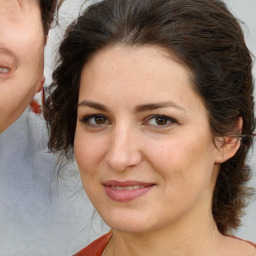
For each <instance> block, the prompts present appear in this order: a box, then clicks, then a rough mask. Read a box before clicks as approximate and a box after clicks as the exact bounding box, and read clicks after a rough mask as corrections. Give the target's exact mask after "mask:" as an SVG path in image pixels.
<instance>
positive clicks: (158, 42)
mask: <svg viewBox="0 0 256 256" xmlns="http://www.w3.org/2000/svg"><path fill="white" fill-rule="evenodd" d="M59 51H60V59H59V63H58V66H57V67H56V69H55V71H54V74H53V83H52V85H51V93H50V95H49V97H48V98H47V101H46V105H45V112H44V115H45V118H46V120H47V123H48V126H49V129H50V134H51V137H50V141H49V148H50V149H52V150H53V151H57V152H58V151H60V152H61V151H62V152H65V153H66V154H67V155H70V156H72V155H73V154H75V157H76V160H77V163H78V167H79V170H80V175H81V178H82V182H83V186H84V189H85V191H86V193H87V195H88V197H89V198H90V200H91V202H92V203H93V205H94V207H95V208H96V209H97V211H98V213H99V214H100V215H101V217H102V218H103V220H104V221H105V222H106V223H107V224H108V225H109V226H110V227H111V231H110V232H109V233H107V234H106V235H104V236H102V237H100V238H99V239H98V240H96V241H94V242H93V243H92V244H90V245H89V246H88V247H86V248H85V249H82V250H81V251H80V252H78V253H77V254H75V255H77V256H78V255H79V256H80V255H86V256H112V255H126V256H130V255H133V256H141V255H148V256H150V255H152V256H153V255H154V256H157V255H172V256H178V255H186V256H198V255H204V256H217V255H218V256H227V255H232V256H241V255H243V256H255V255H256V244H254V243H253V242H249V241H243V240H240V239H239V238H236V237H234V236H232V231H233V230H235V229H236V228H238V227H239V225H240V220H241V216H242V213H243V210H244V207H245V206H246V202H247V200H248V198H249V197H250V195H252V193H253V191H252V190H251V189H250V188H248V187H247V186H246V185H247V182H248V180H249V179H250V174H251V170H250V168H249V166H248V165H247V162H246V157H247V153H248V150H249V148H250V147H251V144H252V138H253V136H254V128H255V117H254V99H253V82H252V59H251V56H250V53H249V50H248V48H247V46H246V44H245V41H244V37H243V33H242V30H241V27H240V25H239V23H238V21H237V19H236V18H235V17H234V16H233V15H232V14H231V12H230V11H229V10H228V9H227V7H226V5H225V4H224V2H222V1H220V0H147V1H145V0H103V1H101V2H100V3H96V4H94V5H93V6H91V7H90V8H88V9H87V10H86V11H85V12H84V13H83V15H81V17H79V18H78V20H77V21H76V22H74V23H73V24H72V25H71V26H70V27H69V29H68V30H67V33H66V36H65V38H64V40H63V42H62V44H61V46H60V50H59Z"/></svg>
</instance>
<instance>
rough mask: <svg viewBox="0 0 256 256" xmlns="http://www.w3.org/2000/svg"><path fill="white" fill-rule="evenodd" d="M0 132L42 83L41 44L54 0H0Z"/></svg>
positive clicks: (54, 5) (44, 38)
mask: <svg viewBox="0 0 256 256" xmlns="http://www.w3.org/2000/svg"><path fill="white" fill-rule="evenodd" d="M0 5H1V8H0V113H1V114H0V133H1V132H3V131H4V130H5V129H6V128H7V127H8V126H10V125H11V124H12V123H13V122H14V121H16V120H17V119H18V117H19V116H20V115H21V114H22V113H23V112H24V110H25V109H26V107H27V106H28V105H29V104H30V102H31V101H32V99H33V97H34V95H35V93H36V92H37V91H40V90H41V89H42V86H43V84H44V76H43V68H44V58H43V57H44V47H45V44H46V41H47V34H48V31H49V29H50V24H51V22H52V21H53V18H54V12H55V9H56V5H57V0H53V1H52V0H51V1H50V0H46V1H45V0H40V1H39V0H21V1H20V0H0Z"/></svg>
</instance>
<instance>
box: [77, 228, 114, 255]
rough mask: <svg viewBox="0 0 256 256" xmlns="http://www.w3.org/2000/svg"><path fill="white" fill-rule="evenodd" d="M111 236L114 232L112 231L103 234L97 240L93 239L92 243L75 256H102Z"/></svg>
mask: <svg viewBox="0 0 256 256" xmlns="http://www.w3.org/2000/svg"><path fill="white" fill-rule="evenodd" d="M111 236H112V232H111V231H110V232H109V233H107V234H105V235H104V236H101V237H100V238H98V239H97V240H95V241H93V242H92V243H91V244H89V245H88V246H87V247H85V248H84V249H82V250H81V251H79V252H78V253H76V254H75V255H74V256H101V255H102V253H103V251H104V249H105V248H106V246H107V244H108V242H109V240H110V238H111Z"/></svg>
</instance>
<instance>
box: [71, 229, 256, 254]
mask: <svg viewBox="0 0 256 256" xmlns="http://www.w3.org/2000/svg"><path fill="white" fill-rule="evenodd" d="M111 236H112V232H111V231H110V232H109V233H107V234H105V235H103V236H101V237H100V238H98V239H97V240H95V241H94V242H92V243H91V244H89V245H88V246H87V247H85V248H84V249H82V250H81V251H79V252H78V253H76V254H75V255H74V256H101V255H102V253H103V251H104V249H105V248H106V246H107V244H108V242H109V240H110V238H111ZM230 237H232V238H235V239H239V240H242V239H240V238H237V237H235V236H230ZM242 241H244V240H242ZM245 242H247V243H249V244H251V245H253V246H254V247H255V248H256V244H254V243H252V242H250V241H245Z"/></svg>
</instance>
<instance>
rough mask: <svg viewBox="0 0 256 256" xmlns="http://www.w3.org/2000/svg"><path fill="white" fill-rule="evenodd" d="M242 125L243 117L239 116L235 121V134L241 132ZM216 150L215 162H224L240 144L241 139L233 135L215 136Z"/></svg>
mask: <svg viewBox="0 0 256 256" xmlns="http://www.w3.org/2000/svg"><path fill="white" fill-rule="evenodd" d="M242 127H243V118H242V117H239V118H238V119H237V122H236V127H235V134H241V132H242ZM215 144H216V148H217V152H216V155H215V163H224V162H225V161H227V160H228V159H230V158H231V157H233V156H234V155H235V154H236V152H237V150H238V149H239V147H240V145H241V139H240V138H239V137H234V136H224V137H217V138H216V139H215Z"/></svg>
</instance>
